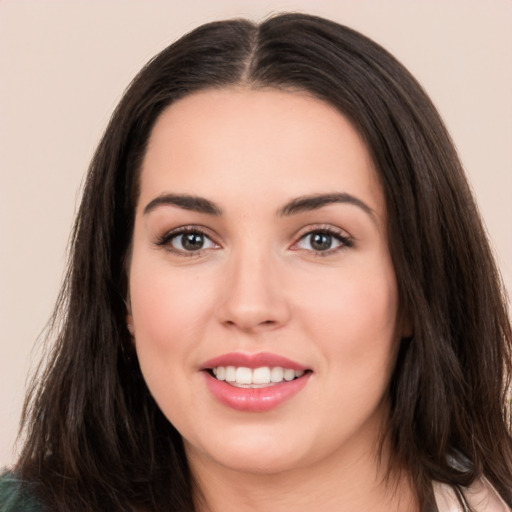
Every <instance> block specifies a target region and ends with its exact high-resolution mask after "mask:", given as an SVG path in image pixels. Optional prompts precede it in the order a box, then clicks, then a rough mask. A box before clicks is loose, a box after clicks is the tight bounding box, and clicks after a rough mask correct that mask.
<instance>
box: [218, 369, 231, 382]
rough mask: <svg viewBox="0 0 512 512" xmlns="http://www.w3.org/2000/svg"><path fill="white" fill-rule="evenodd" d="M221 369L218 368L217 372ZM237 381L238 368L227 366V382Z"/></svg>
mask: <svg viewBox="0 0 512 512" xmlns="http://www.w3.org/2000/svg"><path fill="white" fill-rule="evenodd" d="M219 368H220V367H218V368H217V370H218V369H219ZM235 380H236V368H235V367H234V366H226V381H227V382H235Z"/></svg>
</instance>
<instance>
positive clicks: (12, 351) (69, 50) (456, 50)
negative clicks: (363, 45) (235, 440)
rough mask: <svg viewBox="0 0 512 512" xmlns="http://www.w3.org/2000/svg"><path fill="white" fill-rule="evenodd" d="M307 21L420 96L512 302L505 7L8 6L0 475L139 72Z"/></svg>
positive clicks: (304, 3)
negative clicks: (198, 48) (458, 167)
mask: <svg viewBox="0 0 512 512" xmlns="http://www.w3.org/2000/svg"><path fill="white" fill-rule="evenodd" d="M287 10H299V11H305V12H310V13H313V14H319V15H322V16H325V17H329V18H332V19H333V20H335V21H338V22H340V23H343V24H346V25H349V26H351V27H353V28H355V29H358V30H360V31H361V32H363V33H365V34H366V35H368V36H370V37H372V38H373V39H375V40H376V41H377V42H379V43H380V44H382V45H383V46H384V47H386V48H387V49H388V50H390V51H391V52H392V53H394V54H395V55H396V56H397V57H398V59H399V60H401V61H402V62H403V63H404V64H405V65H406V66H407V67H408V68H409V69H410V70H411V71H412V73H413V74H414V75H415V76H416V77H417V78H418V79H419V81H420V82H421V83H422V84H423V85H424V87H425V89H426V90H427V92H428V93H429V94H430V96H431V97H432V99H433V101H434V103H435V104H436V105H437V107H438V108H439V110H440V112H441V114H442V116H443V117H444V119H445V121H446V124H447V126H448V129H449V130H450V132H451V134H452V136H453V139H454V141H455V144H456V146H457V148H458V150H459V152H460V155H461V158H462V161H463V163H464V165H465V168H466V170H467V173H468V176H469V178H470V181H471V183H472V185H473V188H474V191H475V194H476V196H477V199H478V202H479V205H480V208H481V212H482V214H483V216H484V219H485V222H486V224H487V227H488V230H489V234H490V237H491V239H492V242H493V245H494V247H495V248H496V254H497V257H498V259H499V262H500V266H501V269H502V272H503V274H504V278H505V280H506V283H507V286H508V288H509V290H510V289H512V235H511V234H512V230H511V225H512V149H511V148H512V30H511V26H512V2H510V1H509V0H501V1H500V0H490V1H486V2H483V1H481V0H429V1H420V0H416V1H414V0H385V1H384V0H380V1H379V0H333V1H327V0H324V1H321V0H320V1H318V0H296V1H291V0H290V1H286V0H274V1H268V0H261V1H256V0H255V1H234V0H233V1H231V0H215V1H211V0H190V1H188V2H183V1H179V2H178V1H155V0H146V1H132V2H127V1H121V0H117V1H112V0H110V1H105V0H102V1H91V0H75V1H69V0H68V1H59V2H57V1H52V0H46V1H44V2H41V1H37V0H33V1H24V0H11V1H7V0H4V1H1V0H0V326H1V331H0V332H1V336H0V375H1V379H2V380H1V385H0V467H1V466H4V465H8V464H11V463H12V462H13V461H14V460H15V452H14V451H13V449H12V448H13V444H14V440H15V437H16V432H17V426H18V421H19V416H20V412H21V405H22V401H23V396H24V392H25V385H26V379H27V375H28V372H29V369H33V368H34V366H35V364H36V363H37V361H38V354H39V353H40V350H39V348H37V346H36V348H35V349H34V348H33V347H34V346H35V345H34V343H35V340H36V338H37V337H38V334H39V333H40V332H41V330H42V329H43V327H44V325H45V323H46V320H47V319H48V317H49V315H50V314H51V311H52V309H53V303H54V301H55V299H56V297H57V293H58V288H59V284H60V282H61V280H62V276H63V272H64V265H65V260H66V245H67V240H68V235H69V231H70V228H71V226H72V222H73V216H74V213H75V210H76V207H77V202H78V198H79V195H80V185H81V182H82V179H83V176H84V172H85V170H86V168H87V166H88V162H89V160H90V158H91V156H92V153H93V150H94V148H95V145H96V144H97V142H98V140H99V137H100V136H101V133H102V131H103V130H104V128H105V126H106V123H107V121H108V119H109V116H110V114H111V112H112V110H113V108H114V106H115V105H116V103H117V101H118V100H119V98H120V96H121V94H122V92H123V90H124V88H125V87H126V86H127V85H128V83H129V81H130V80H131V79H132V77H133V76H134V74H135V73H136V72H137V71H138V70H139V68H140V67H141V66H142V65H143V64H144V63H145V62H146V61H147V60H148V59H149V58H150V57H152V56H153V55H154V54H155V53H156V52H158V51H159V50H161V49H163V48H164V47H165V46H166V45H168V44H169V43H171V42H172V41H174V40H175V39H176V38H177V37H179V36H180V35H182V34H183V33H185V32H187V31H189V30H191V29H193V28H194V27H196V26H197V25H199V24H202V23H204V22H207V21H211V20H216V19H223V18H230V17H237V16H244V17H250V18H252V19H255V20H259V19H261V18H263V17H265V16H266V15H268V14H270V13H275V12H280V11H287Z"/></svg>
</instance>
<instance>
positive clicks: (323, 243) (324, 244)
mask: <svg viewBox="0 0 512 512" xmlns="http://www.w3.org/2000/svg"><path fill="white" fill-rule="evenodd" d="M309 236H310V242H309V243H310V244H311V248H312V249H313V250H314V251H326V250H327V249H330V248H331V247H332V235H328V234H327V233H313V234H311V235H309Z"/></svg>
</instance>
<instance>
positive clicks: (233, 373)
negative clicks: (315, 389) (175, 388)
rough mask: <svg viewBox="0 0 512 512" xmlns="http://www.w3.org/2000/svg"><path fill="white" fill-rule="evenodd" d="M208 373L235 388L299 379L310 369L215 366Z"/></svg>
mask: <svg viewBox="0 0 512 512" xmlns="http://www.w3.org/2000/svg"><path fill="white" fill-rule="evenodd" d="M207 371H208V373H209V374H210V375H211V376H212V377H214V378H215V379H217V380H218V381H221V382H226V384H230V385H231V386H234V387H237V388H252V389H258V388H266V387H270V386H275V385H276V384H280V383H282V382H291V381H293V380H295V379H299V378H300V377H302V376H303V375H304V374H305V373H306V372H310V370H294V369H293V368H284V367H282V366H273V367H270V366H261V367H259V368H254V369H252V368H248V367H246V366H216V367H214V368H209V369H208V370H207Z"/></svg>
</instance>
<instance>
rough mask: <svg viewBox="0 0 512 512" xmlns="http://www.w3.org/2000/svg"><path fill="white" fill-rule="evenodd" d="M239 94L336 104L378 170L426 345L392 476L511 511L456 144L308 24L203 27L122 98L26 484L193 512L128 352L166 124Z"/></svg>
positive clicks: (54, 492)
mask: <svg viewBox="0 0 512 512" xmlns="http://www.w3.org/2000/svg"><path fill="white" fill-rule="evenodd" d="M237 84H243V85H245V86H247V87H253V88H259V87H274V88H282V89H289V90H301V91H308V92H309V93H310V94H313V95H314V96H316V97H317V98H320V99H322V100H324V101H326V102H328V103H330V104H332V105H334V106H336V107H337V108H338V109H339V111H340V112H342V113H343V114H344V115H346V116H347V117H348V118H349V119H350V120H351V121H352V123H353V125H354V126H355V127H356V129H357V130H358V131H359V132H360V134H361V135H362V137H363V138H364V140H365V142H366V144H367V146H368V149H369V151H370V153H371V155H372V157H373V160H374V163H375V167H376V169H377V171H378V174H379V178H380V182H381V184H382V187H383V190H384V193H385V197H386V203H387V212H388V219H389V245H390V250H391V254H392V258H393V262H394V268H395V272H396V276H397V282H398V288H399V295H400V302H401V305H402V308H404V310H405V311H406V312H407V315H408V317H409V318H410V320H411V323H412V324H413V329H414V335H413V337H411V338H408V339H404V340H402V342H401V346H400V350H399V354H398V358H397V362H396V367H395V369H394V373H393V375H392V379H391V382H390V385H389V400H390V404H391V417H390V421H389V427H388V432H387V433H386V435H387V436H389V439H390V440H391V442H392V448H393V460H392V461H391V464H395V465H397V466H399V467H405V468H406V470H407V471H408V473H409V475H410V477H411V481H412V482H413V485H414V487H415V490H416V492H417V495H418V498H419V500H420V503H421V506H422V509H423V510H430V509H435V503H434V497H433V493H432V485H431V482H432V480H438V481H441V482H446V483H449V484H451V485H457V486H459V485H461V486H464V485H468V484H469V483H471V482H472V481H473V480H474V479H475V478H476V477H477V476H479V475H481V474H484V475H485V476H486V477H487V478H488V480H489V481H490V482H491V483H492V484H493V485H494V486H495V487H496V488H497V490H498V491H499V492H500V494H501V495H502V496H503V498H504V499H505V501H506V502H507V503H508V504H509V505H512V441H511V436H510V413H509V409H508V407H507V400H506V399H507V390H508V384H509V373H510V351H511V343H512V335H511V328H510V323H509V319H508V317H507V306H506V300H505V297H504V293H503V288H502V285H501V281H500V278H499V274H498V272H497V270H496V266H495V263H494V261H493V258H492V255H491V251H490V249H489V244H488V242H487V238H486V234H485V230H484V228H483V227H482V222H481V220H480V217H479V214H478V211H477V207H476V206H475V202H474V200H473V198H472V195H471V193H470V190H469V187H468V185H467V182H466V179H465V177H464V173H463V170H462V168H461V164H460V163H459V160H458V158H457V155H456V152H455V150H454V147H453V144H452V142H451V140H450V137H449V135H448V133H447V131H446V129H445V127H444V125H443V123H442V121H441V119H440V117H439V115H438V113H437V112H436V109H435V108H434V106H433V105H432V103H431V102H430V100H429V99H428V97H427V96H426V94H425V93H424V92H423V90H422V88H421V87H420V86H419V84H418V83H417V82H416V81H415V79H414V78H413V77H412V76H411V75H410V74H409V72H408V71H407V70H406V69H405V68H404V67H403V66H402V65H401V64H399V63H398V62H397V61H396V60H395V59H394V57H392V56H391V55H390V54H389V53H388V52H386V51H385V50H384V49H383V48H381V47H380V46H378V45H377V44H376V43H374V42H373V41H371V40H369V39H367V38H366V37H364V36H363V35H361V34H359V33H357V32H355V31H353V30H351V29H349V28H347V27H343V26H340V25H338V24H336V23H333V22H331V21H328V20H325V19H321V18H317V17H312V16H307V15H303V14H285V15H280V16H275V17H273V18H270V19H268V20H267V21H265V22H263V23H262V24H260V25H255V24H253V23H251V22H249V21H246V20H233V21H225V22H218V23H211V24H208V25H204V26H202V27H200V28H198V29H196V30H194V31H193V32H191V33H190V34H188V35H186V36H185V37H183V38H182V39H180V40H179V41H178V42H176V43H175V44H173V45H171V46H169V47H168V48H166V49H165V50H164V51H163V52H161V53H160V54H159V55H157V56H156V57H155V58H154V59H153V60H152V61H151V62H149V63H148V64H147V66H146V67H145V68H144V69H143V70H142V71H141V72H140V73H139V75H138V76H137V77H136V78H135V79H134V81H133V82H132V84H131V85H130V87H129V88H128V90H127V91H126V93H125V95H124V97H123V98H122V100H121V102H120V104H119V105H118V107H117V109H116V111H115V112H114V114H113V116H112V119H111V121H110V123H109V125H108V127H107V129H106V132H105V134H104V136H103V138H102V140H101V142H100V144H99V147H98V149H97V151H96V154H95V156H94V158H93V161H92V163H91V166H90V169H89V173H88V176H87V181H86V184H85V189H84V193H83V199H82V203H81V207H80V210H79V213H78V216H77V220H76V224H75V227H74V232H73V237H72V243H71V256H70V263H69V270H68V274H67V278H66V281H65V285H64V287H63V290H62V292H61V295H60V299H59V302H58V304H57V308H56V313H55V316H54V329H53V331H52V332H54V333H55V343H54V344H53V348H52V352H51V355H50V357H49V360H48V362H47V364H46V366H45V367H44V368H43V370H42V371H41V372H40V374H39V375H38V377H37V379H36V380H35V381H34V382H35V383H34V385H33V387H32V389H31V392H30V394H29V397H28V399H27V402H26V405H25V409H24V416H23V421H24V426H25V431H26V434H27V437H26V441H25V444H24V448H23V451H22V453H21V457H20V459H19V461H18V464H17V466H16V471H17V473H18V474H19V475H20V477H21V478H23V479H24V480H25V481H27V482H32V484H31V485H32V486H33V489H34V492H35V493H36V494H37V495H38V496H39V497H40V499H42V500H43V502H44V503H46V504H48V505H49V507H50V508H51V509H52V510H58V511H75V510H84V511H101V510H105V511H107V510H108V511H111V510H141V509H143V510H175V511H192V510H193V509H194V507H193V486H192V481H191V475H190V474H189V470H188V466H187V461H186V458H185V454H184V450H183V445H182V441H181V437H180V435H179V433H178V432H177V431H176V430H175V429H174V427H173V426H172V425H171V424H170V423H169V422H168V421H167V420H166V419H165V418H164V416H163V415H162V413H161V412H160V410H159V409H158V407H157V405H156V404H155V402H154V400H153V398H152V397H151V395H150V393H149V391H148V389H147V387H146V385H145V383H144V380H143V378H142V375H141V372H140V369H139V365H138V362H137V358H136V355H135V353H134V350H133V348H132V345H131V343H130V341H129V333H128V332H127V329H126V325H125V316H126V307H125V303H124V299H125V297H126V288H127V283H126V272H125V270H126V269H125V267H126V257H127V253H128V251H129V246H130V241H131V235H132V230H133V221H134V211H135V204H136V201H137V194H138V173H139V169H140V164H141V160H142V158H143V157H144V153H145V148H146V144H147V141H148V137H149V135H150V132H151V129H152V127H153V125H154V123H155V121H156V119H157V118H158V116H159V115H160V114H161V113H162V111H163V110H164V109H165V108H166V107H167V106H168V105H170V104H171V103H172V102H174V101H176V100H177V99H179V98H181V97H183V96H185V95H187V94H190V93H191V92H193V91H197V90H201V89H206V88H212V87H228V86H232V85H237Z"/></svg>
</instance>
